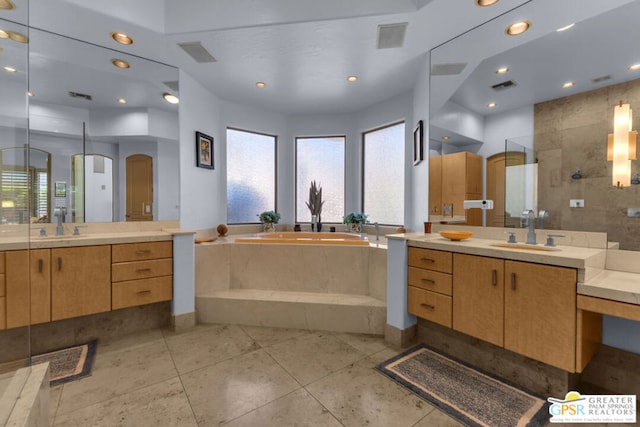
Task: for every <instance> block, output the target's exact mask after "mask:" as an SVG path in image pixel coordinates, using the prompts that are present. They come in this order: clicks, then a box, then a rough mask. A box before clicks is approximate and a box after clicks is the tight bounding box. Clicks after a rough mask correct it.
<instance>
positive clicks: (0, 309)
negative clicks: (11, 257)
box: [0, 252, 7, 330]
mask: <svg viewBox="0 0 640 427" xmlns="http://www.w3.org/2000/svg"><path fill="white" fill-rule="evenodd" d="M6 282H7V281H6V274H5V266H4V252H0V330H3V329H6V328H7V293H6V292H7V291H6V289H7V287H6Z"/></svg>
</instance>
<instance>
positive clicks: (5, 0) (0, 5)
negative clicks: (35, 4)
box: [0, 0, 16, 10]
mask: <svg viewBox="0 0 640 427" xmlns="http://www.w3.org/2000/svg"><path fill="white" fill-rule="evenodd" d="M15 8H16V5H15V4H13V2H12V1H11V0H0V9H2V10H13V9H15Z"/></svg>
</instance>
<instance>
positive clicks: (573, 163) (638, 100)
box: [534, 79, 640, 250]
mask: <svg viewBox="0 0 640 427" xmlns="http://www.w3.org/2000/svg"><path fill="white" fill-rule="evenodd" d="M620 101H622V102H624V103H630V104H631V108H632V110H633V122H634V126H633V129H634V130H637V129H638V128H640V79H637V80H633V81H631V82H627V83H621V84H618V85H613V86H609V87H604V88H601V89H596V90H593V91H589V92H584V93H580V94H577V95H573V96H567V97H565V98H559V99H555V100H552V101H547V102H542V103H540V104H536V105H535V108H534V151H535V154H536V158H537V159H538V207H539V208H540V209H547V210H548V211H549V212H550V218H549V221H548V222H547V224H548V228H552V229H563V230H582V231H601V232H607V233H608V236H609V241H613V242H620V248H621V249H628V250H640V218H629V217H627V208H630V207H637V208H640V185H631V186H630V187H629V188H624V189H622V190H619V189H617V188H615V187H613V185H612V184H611V162H608V161H607V135H608V134H609V133H612V132H613V108H614V106H615V105H616V104H618V103H619V102H620ZM577 168H580V170H581V171H582V175H583V178H582V179H580V180H574V179H572V178H571V175H572V174H573V173H574V172H575V170H576V169H577ZM637 172H640V160H637V161H633V162H632V173H637ZM569 199H584V205H585V207H584V208H569ZM559 242H560V244H561V241H559Z"/></svg>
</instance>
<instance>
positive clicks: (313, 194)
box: [306, 181, 324, 222]
mask: <svg viewBox="0 0 640 427" xmlns="http://www.w3.org/2000/svg"><path fill="white" fill-rule="evenodd" d="M306 204H307V207H308V208H309V211H310V212H311V215H312V216H313V215H315V216H316V220H317V221H318V222H321V221H320V215H321V214H322V205H324V202H323V201H322V187H320V186H318V185H316V182H315V181H311V187H310V188H309V201H308V202H306Z"/></svg>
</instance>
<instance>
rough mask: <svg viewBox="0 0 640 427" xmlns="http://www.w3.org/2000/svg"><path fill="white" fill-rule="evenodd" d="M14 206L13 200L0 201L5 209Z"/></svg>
mask: <svg viewBox="0 0 640 427" xmlns="http://www.w3.org/2000/svg"><path fill="white" fill-rule="evenodd" d="M14 206H15V205H14V203H13V200H3V201H2V207H3V208H5V209H9V208H13V207H14Z"/></svg>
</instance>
